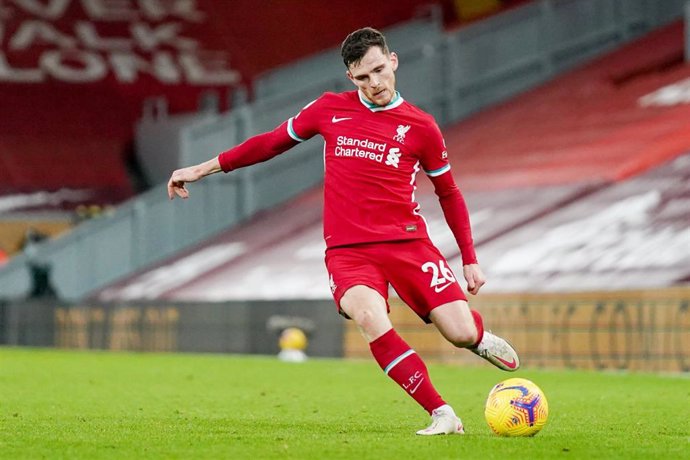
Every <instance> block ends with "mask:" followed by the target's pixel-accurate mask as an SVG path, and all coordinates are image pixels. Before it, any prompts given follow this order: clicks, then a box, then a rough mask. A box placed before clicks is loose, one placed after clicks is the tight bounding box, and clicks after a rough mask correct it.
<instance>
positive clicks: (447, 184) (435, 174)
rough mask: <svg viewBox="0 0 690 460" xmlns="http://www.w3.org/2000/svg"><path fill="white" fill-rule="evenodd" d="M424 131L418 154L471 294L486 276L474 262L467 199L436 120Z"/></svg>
mask: <svg viewBox="0 0 690 460" xmlns="http://www.w3.org/2000/svg"><path fill="white" fill-rule="evenodd" d="M428 133H429V136H428V139H427V142H426V144H425V148H424V152H423V154H422V158H421V162H422V167H423V168H424V172H425V173H426V174H427V175H428V176H429V179H431V182H432V183H433V184H434V191H435V193H436V195H437V196H438V200H439V203H440V204H441V209H442V210H443V216H444V217H445V219H446V222H447V223H448V227H450V230H451V232H453V236H454V237H455V241H456V242H457V244H458V248H459V249H460V254H461V256H462V265H463V267H462V272H463V276H464V278H465V280H466V281H467V290H468V291H469V292H470V293H471V294H477V293H478V292H479V289H480V288H481V287H482V286H483V285H484V283H486V277H485V276H484V273H483V272H482V269H481V268H480V266H479V263H478V262H477V254H476V252H475V250H474V241H473V240H472V227H471V225H470V213H469V210H468V209H467V203H466V202H465V198H464V197H463V195H462V192H461V191H460V189H459V188H458V186H457V185H456V183H455V179H454V178H453V174H452V173H451V171H450V163H449V161H448V152H447V150H446V146H445V142H444V141H443V136H442V135H441V131H440V130H439V128H438V126H437V125H436V123H433V124H432V126H430V128H429V130H428Z"/></svg>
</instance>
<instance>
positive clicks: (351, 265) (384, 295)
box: [168, 27, 520, 435]
mask: <svg viewBox="0 0 690 460" xmlns="http://www.w3.org/2000/svg"><path fill="white" fill-rule="evenodd" d="M341 54H342V57H343V61H344V63H345V67H346V68H347V77H348V78H349V79H350V81H352V83H354V85H355V86H356V87H357V90H356V91H349V92H344V93H339V94H334V93H324V94H323V95H322V96H321V97H319V98H318V99H316V100H315V101H313V102H311V103H310V104H307V105H306V106H305V107H304V108H303V109H302V110H301V111H300V112H299V113H298V114H296V115H295V116H294V117H292V118H290V119H289V120H287V121H285V122H284V123H282V124H281V125H280V126H278V127H277V128H275V129H274V130H273V131H270V132H267V133H263V134H259V135H257V136H254V137H252V138H250V139H248V140H246V141H245V142H243V143H242V144H240V145H238V146H236V147H234V148H231V149H230V150H228V151H225V152H222V153H220V154H219V155H218V156H217V157H215V158H212V159H210V160H208V161H206V162H204V163H200V164H198V165H196V166H190V167H186V168H182V169H178V170H176V171H174V172H173V173H172V176H171V177H170V181H169V182H168V196H169V197H170V199H173V198H174V197H175V196H179V197H181V198H188V197H189V192H188V190H187V189H186V187H185V184H186V183H187V182H194V181H197V180H199V179H201V178H203V177H205V176H207V175H209V174H213V173H217V172H220V171H224V172H230V171H234V170H236V169H238V168H242V167H245V166H249V165H252V164H255V163H259V162H262V161H266V160H268V159H270V158H273V157H274V156H276V155H279V154H281V153H283V152H285V151H286V150H288V149H290V148H291V147H293V146H295V145H297V144H299V143H300V142H304V141H306V140H307V139H309V138H311V137H313V136H315V135H316V134H320V135H321V136H322V137H323V139H324V141H325V148H324V161H325V183H324V224H323V225H324V239H325V241H326V246H327V250H326V267H327V269H328V273H329V281H330V287H331V291H332V293H333V297H334V299H335V303H336V306H337V308H338V312H339V313H340V314H341V315H343V316H344V317H345V318H348V319H352V320H353V321H354V322H355V323H356V324H357V326H358V328H359V329H360V331H361V333H362V335H363V336H364V338H365V339H366V340H367V341H368V343H369V347H370V349H371V353H372V355H373V356H374V359H375V360H376V361H377V363H378V364H379V366H381V368H382V369H383V371H384V372H385V373H386V375H388V376H389V377H390V378H391V379H393V380H394V381H395V382H396V383H397V384H398V385H400V386H401V387H402V388H403V389H404V390H405V392H407V393H408V394H409V395H410V396H411V397H412V398H413V399H414V400H415V401H417V403H419V404H420V405H421V406H422V407H423V408H424V409H426V411H427V412H428V413H429V414H430V415H431V424H430V425H429V427H428V428H426V429H423V430H420V431H418V432H417V434H420V435H436V434H454V433H463V432H464V430H463V426H462V422H461V421H460V419H459V418H458V417H457V416H456V414H455V412H454V411H453V409H452V408H451V406H450V405H448V404H447V403H446V401H444V400H443V398H442V397H441V396H440V395H439V393H438V392H437V391H436V389H435V388H434V386H433V385H432V383H431V379H430V378H429V373H428V371H427V368H426V366H425V364H424V362H423V361H422V359H421V357H420V356H419V355H417V354H416V353H415V351H414V350H413V349H411V348H410V346H409V345H408V344H407V343H406V342H405V341H404V340H403V339H402V338H401V337H400V336H399V335H398V334H397V332H396V331H395V329H394V328H393V325H392V323H391V321H390V319H389V317H388V312H389V306H388V301H387V299H388V288H389V285H392V286H393V288H394V289H395V291H396V292H397V293H398V295H399V296H400V298H401V299H402V300H403V301H404V302H405V303H406V304H407V305H408V306H409V307H410V308H412V310H414V312H415V313H416V314H417V315H418V316H419V317H420V318H421V319H422V320H423V321H425V322H426V323H433V324H434V325H435V326H436V328H438V330H439V331H440V333H441V334H442V335H443V337H445V338H446V339H447V340H448V341H449V342H451V343H452V344H453V345H455V346H456V347H459V348H467V349H468V350H470V351H472V352H473V353H475V354H477V355H479V356H481V357H482V358H484V359H486V360H488V361H489V362H490V363H492V364H493V365H495V366H496V367H498V368H500V369H503V370H506V371H515V370H517V369H518V367H519V366H520V363H519V359H518V355H517V353H516V352H515V350H514V349H513V347H512V346H511V345H510V344H509V343H508V342H507V341H505V340H504V339H502V338H500V337H498V336H496V335H494V334H492V333H491V332H488V331H485V330H484V326H483V323H482V317H481V316H480V314H479V313H478V312H477V311H474V310H470V308H469V306H468V304H467V298H466V297H465V295H464V293H463V291H462V288H461V287H460V286H459V284H458V282H457V280H456V276H455V274H454V273H453V271H452V270H451V268H450V267H449V265H448V263H447V262H446V259H445V258H444V257H443V255H442V254H441V253H440V252H439V250H438V249H437V248H436V247H435V246H434V245H433V244H432V243H431V241H430V240H429V236H428V233H427V224H426V221H425V220H424V218H423V217H422V216H421V214H420V213H419V205H418V204H417V203H416V202H415V196H414V193H415V188H416V186H415V177H416V175H417V173H418V172H419V171H420V169H423V170H424V172H425V173H426V175H427V176H428V177H429V178H430V179H431V181H432V183H433V185H434V190H435V193H436V194H437V195H438V198H439V201H440V204H441V207H442V209H443V213H444V216H445V219H446V221H447V223H448V226H449V227H450V229H451V230H452V232H453V235H454V236H455V239H456V240H457V243H458V246H459V249H460V252H461V255H462V261H463V276H464V278H465V280H466V281H467V290H468V291H469V292H470V293H471V294H477V293H478V292H479V289H480V288H481V287H482V285H483V284H484V283H485V277H484V274H483V273H482V270H481V268H480V267H479V265H478V264H477V258H476V255H475V251H474V246H473V242H472V233H471V229H470V220H469V213H468V210H467V206H466V204H465V201H464V198H463V196H462V194H461V192H460V190H459V189H458V187H457V186H456V184H455V181H454V179H453V175H452V174H451V172H450V164H449V162H448V152H447V151H446V147H445V144H444V141H443V137H442V135H441V132H440V130H439V128H438V126H437V124H436V122H435V121H434V119H433V117H432V116H431V115H429V114H427V113H425V112H423V111H422V110H420V109H418V108H417V107H415V106H414V105H412V104H410V103H409V102H407V101H406V100H404V99H403V97H402V96H401V95H400V94H399V93H398V92H397V91H396V90H395V71H396V69H397V68H398V56H397V55H396V54H395V53H394V52H390V51H389V49H388V46H387V45H386V41H385V38H384V36H383V35H382V34H381V33H380V32H379V31H377V30H375V29H372V28H369V27H367V28H364V29H359V30H356V31H354V32H352V33H351V34H350V35H348V36H347V38H346V39H345V41H344V42H343V44H342V47H341Z"/></svg>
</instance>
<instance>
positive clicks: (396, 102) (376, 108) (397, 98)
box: [357, 90, 405, 112]
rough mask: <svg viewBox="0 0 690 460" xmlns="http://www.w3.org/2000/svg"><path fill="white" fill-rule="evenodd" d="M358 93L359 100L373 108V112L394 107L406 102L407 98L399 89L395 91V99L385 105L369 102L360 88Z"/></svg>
mask: <svg viewBox="0 0 690 460" xmlns="http://www.w3.org/2000/svg"><path fill="white" fill-rule="evenodd" d="M357 95H358V96H359V102H361V103H362V105H363V106H364V107H366V108H367V109H369V110H371V111H372V112H381V111H383V110H390V109H394V108H396V107H398V106H399V105H400V104H402V103H403V102H405V100H404V99H403V98H402V96H401V95H400V93H399V92H398V91H396V92H395V96H393V99H391V101H390V102H389V103H388V104H387V105H384V106H378V105H376V104H374V103H372V102H369V101H368V100H367V98H366V97H364V94H362V92H361V91H359V90H357Z"/></svg>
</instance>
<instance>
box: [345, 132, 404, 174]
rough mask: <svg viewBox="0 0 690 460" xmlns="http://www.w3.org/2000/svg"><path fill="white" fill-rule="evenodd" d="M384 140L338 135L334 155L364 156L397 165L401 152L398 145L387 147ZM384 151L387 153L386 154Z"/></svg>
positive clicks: (395, 166)
mask: <svg viewBox="0 0 690 460" xmlns="http://www.w3.org/2000/svg"><path fill="white" fill-rule="evenodd" d="M387 147H388V144H387V143H385V142H373V141H371V140H370V139H355V138H352V137H347V136H338V139H337V141H336V146H335V152H334V153H335V156H337V157H357V158H366V159H369V160H373V161H376V162H378V163H384V157H383V156H384V155H386V159H385V164H386V165H388V166H393V167H394V168H397V167H398V164H399V163H400V156H401V155H402V153H401V152H400V149H399V148H398V147H392V148H390V149H387ZM386 151H388V153H387V154H386Z"/></svg>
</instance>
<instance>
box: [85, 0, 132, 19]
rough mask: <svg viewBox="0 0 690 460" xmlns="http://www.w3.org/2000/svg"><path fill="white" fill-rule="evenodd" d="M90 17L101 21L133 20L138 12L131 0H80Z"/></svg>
mask: <svg viewBox="0 0 690 460" xmlns="http://www.w3.org/2000/svg"><path fill="white" fill-rule="evenodd" d="M81 4H82V5H83V7H84V11H86V14H88V15H89V17H90V18H91V19H96V20H101V21H135V20H137V19H138V18H139V12H138V10H137V9H136V7H135V5H134V4H133V2H132V1H131V0H82V2H81Z"/></svg>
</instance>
